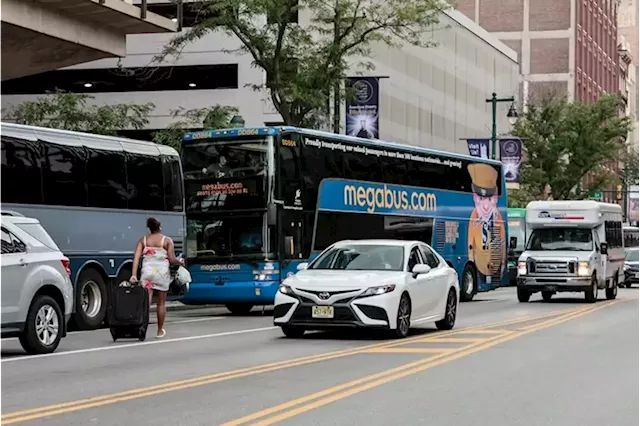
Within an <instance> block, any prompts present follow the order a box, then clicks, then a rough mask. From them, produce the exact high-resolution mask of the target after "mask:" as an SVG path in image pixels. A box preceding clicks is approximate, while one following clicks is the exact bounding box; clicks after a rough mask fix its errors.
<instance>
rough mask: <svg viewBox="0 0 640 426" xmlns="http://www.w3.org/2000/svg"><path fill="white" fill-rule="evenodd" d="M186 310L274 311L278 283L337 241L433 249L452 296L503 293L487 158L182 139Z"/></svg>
mask: <svg viewBox="0 0 640 426" xmlns="http://www.w3.org/2000/svg"><path fill="white" fill-rule="evenodd" d="M182 164H183V170H184V176H185V197H186V219H187V237H186V260H187V264H188V267H189V269H190V272H191V275H192V278H193V282H192V283H191V285H190V287H189V291H188V293H187V294H186V295H185V297H184V299H183V302H184V303H187V304H205V303H224V304H226V306H227V307H228V308H229V310H230V311H231V312H232V313H236V314H242V313H246V312H248V311H249V310H250V309H251V308H252V307H253V306H256V305H265V304H271V303H272V302H273V300H274V296H275V293H276V291H277V290H278V287H279V284H280V282H281V280H283V279H284V278H285V277H286V276H288V275H290V274H293V273H295V271H296V270H297V269H296V268H297V265H298V264H299V263H301V262H307V261H309V260H310V259H311V258H313V257H315V255H317V254H318V253H319V252H320V251H322V250H323V249H325V248H326V247H328V246H329V245H330V244H332V243H334V242H336V241H339V240H344V239H360V238H401V239H416V240H421V241H425V242H427V243H430V244H431V245H432V246H433V247H434V248H436V249H437V250H438V251H439V252H440V253H441V254H442V255H443V256H444V258H445V259H446V260H447V262H448V263H449V264H450V265H451V266H452V267H454V268H455V269H456V271H457V272H458V275H459V276H460V277H461V293H462V294H461V299H462V300H471V299H472V298H473V297H474V295H475V294H476V293H477V292H482V291H488V290H492V289H494V288H496V287H498V286H501V285H507V273H506V270H507V259H506V256H507V245H506V242H507V227H506V222H505V219H506V217H507V201H506V189H505V184H504V179H503V177H502V176H503V174H502V170H501V165H500V163H499V162H496V161H489V160H483V159H479V158H474V157H469V156H463V155H457V154H450V153H444V152H440V151H432V150H428V149H423V148H418V147H413V146H407V145H400V144H394V143H388V142H382V141H374V140H368V139H361V138H355V137H348V136H343V135H336V134H332V133H325V132H320V131H315V130H306V129H298V128H293V127H277V128H273V127H264V128H242V129H227V130H213V131H202V132H196V133H188V134H186V135H185V137H184V143H183V150H182Z"/></svg>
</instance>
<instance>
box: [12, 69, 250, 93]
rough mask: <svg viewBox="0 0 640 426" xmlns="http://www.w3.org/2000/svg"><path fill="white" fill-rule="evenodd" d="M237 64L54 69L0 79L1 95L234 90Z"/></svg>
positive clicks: (236, 86) (236, 82) (236, 79)
mask: <svg viewBox="0 0 640 426" xmlns="http://www.w3.org/2000/svg"><path fill="white" fill-rule="evenodd" d="M237 88H238V65H237V64H223V65H196V66H173V67H159V68H156V69H154V70H142V71H141V70H140V69H138V68H125V69H118V68H103V69H74V70H57V71H50V72H45V73H41V74H36V75H30V76H26V77H21V78H15V79H13V80H6V81H3V82H2V94H3V95H32V94H41V93H46V92H49V91H54V90H56V89H58V90H64V91H66V92H71V93H114V92H159V91H169V90H212V89H237Z"/></svg>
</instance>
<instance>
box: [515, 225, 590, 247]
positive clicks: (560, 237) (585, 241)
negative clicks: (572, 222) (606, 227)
mask: <svg viewBox="0 0 640 426" xmlns="http://www.w3.org/2000/svg"><path fill="white" fill-rule="evenodd" d="M527 250H534V251H561V250H566V251H591V250H593V239H592V236H591V229H586V228H545V229H536V230H534V231H533V232H532V233H531V237H530V238H529V244H528V245H527Z"/></svg>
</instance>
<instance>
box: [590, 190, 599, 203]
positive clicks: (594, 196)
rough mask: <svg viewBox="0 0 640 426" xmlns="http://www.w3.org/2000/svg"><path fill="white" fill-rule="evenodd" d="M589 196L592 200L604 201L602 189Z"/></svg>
mask: <svg viewBox="0 0 640 426" xmlns="http://www.w3.org/2000/svg"><path fill="white" fill-rule="evenodd" d="M589 198H590V199H592V200H598V201H602V191H596V192H594V194H593V195H592V196H591V197H589Z"/></svg>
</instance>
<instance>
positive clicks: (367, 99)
mask: <svg viewBox="0 0 640 426" xmlns="http://www.w3.org/2000/svg"><path fill="white" fill-rule="evenodd" d="M347 89H351V90H352V92H353V96H352V97H350V98H348V99H347V100H346V108H345V112H346V120H345V123H346V133H347V135H349V136H357V137H361V138H367V139H378V137H379V135H380V133H379V131H378V124H379V116H378V113H379V109H380V108H379V107H380V104H379V102H380V99H379V98H380V86H379V82H378V78H377V77H349V78H347Z"/></svg>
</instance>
